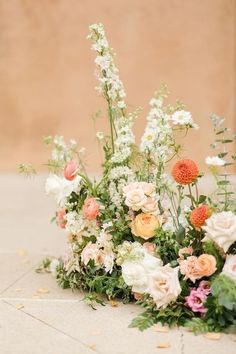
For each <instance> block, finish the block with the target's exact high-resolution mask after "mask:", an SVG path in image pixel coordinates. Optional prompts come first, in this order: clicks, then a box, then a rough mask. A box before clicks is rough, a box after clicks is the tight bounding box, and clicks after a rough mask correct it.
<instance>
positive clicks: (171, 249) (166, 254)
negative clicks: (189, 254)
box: [153, 228, 180, 264]
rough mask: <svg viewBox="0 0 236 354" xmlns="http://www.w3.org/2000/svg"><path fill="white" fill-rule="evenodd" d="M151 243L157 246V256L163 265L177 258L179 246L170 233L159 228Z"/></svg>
mask: <svg viewBox="0 0 236 354" xmlns="http://www.w3.org/2000/svg"><path fill="white" fill-rule="evenodd" d="M153 243H155V244H156V245H157V254H158V256H159V257H160V258H161V259H162V260H163V263H164V264H167V263H169V262H171V261H174V260H176V259H177V258H178V252H179V249H180V244H179V242H178V241H177V237H175V236H174V235H173V234H172V232H170V231H164V230H163V229H162V228H159V229H158V230H157V232H156V236H155V238H154V239H153Z"/></svg>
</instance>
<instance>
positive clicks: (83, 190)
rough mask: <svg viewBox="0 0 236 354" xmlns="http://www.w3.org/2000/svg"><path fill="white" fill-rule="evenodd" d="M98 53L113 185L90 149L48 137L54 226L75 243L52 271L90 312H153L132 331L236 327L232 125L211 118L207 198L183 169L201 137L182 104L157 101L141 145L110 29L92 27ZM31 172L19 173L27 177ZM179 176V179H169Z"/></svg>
mask: <svg viewBox="0 0 236 354" xmlns="http://www.w3.org/2000/svg"><path fill="white" fill-rule="evenodd" d="M89 39H90V40H91V41H92V49H93V50H94V51H95V52H96V55H97V56H96V59H95V64H96V67H97V71H96V75H97V77H98V81H99V86H98V87H97V90H98V92H99V93H100V94H101V95H102V96H103V97H104V98H105V100H106V102H107V107H108V118H109V125H110V135H109V136H106V135H105V134H104V133H102V132H98V133H97V139H98V141H99V144H101V146H102V148H103V151H104V163H103V174H102V177H101V179H100V180H99V181H96V180H95V181H92V180H91V179H90V178H89V176H88V175H87V173H86V169H85V163H84V149H78V146H77V143H76V142H75V141H74V140H71V141H70V142H69V143H68V144H66V143H65V141H64V139H63V137H59V136H56V137H54V138H53V137H45V138H44V142H45V143H46V144H47V145H50V146H51V147H52V149H53V150H52V156H51V158H50V159H49V161H48V166H49V169H50V175H49V177H48V178H47V181H46V192H47V194H50V195H53V196H54V198H55V201H56V204H57V208H56V215H55V218H54V219H55V220H56V223H57V225H58V226H59V227H60V228H62V229H64V230H65V232H66V234H67V237H68V251H67V254H66V256H65V257H64V258H61V259H47V260H44V262H43V265H42V267H41V268H40V269H39V271H40V270H42V269H44V270H45V269H47V270H50V271H51V272H52V273H53V274H54V275H55V277H56V279H57V282H58V284H59V285H60V286H62V287H63V288H67V287H69V288H71V289H82V290H86V291H87V292H88V293H87V295H86V296H85V299H86V301H87V302H88V303H90V304H92V306H93V304H94V302H96V301H97V302H102V301H103V300H102V298H101V297H100V296H99V295H101V294H105V295H106V296H107V298H108V299H114V298H120V299H122V300H123V302H129V301H134V300H136V301H137V303H138V304H140V305H141V306H142V307H144V312H143V313H142V314H141V315H139V316H138V317H137V318H135V319H134V320H133V322H132V324H131V326H133V327H138V328H139V329H140V330H144V329H146V328H148V327H149V326H152V325H153V324H155V323H157V322H161V323H162V324H167V325H169V326H174V325H177V326H182V325H184V326H188V327H190V328H191V329H192V330H193V331H194V332H196V333H199V332H204V331H225V330H229V329H231V328H233V327H234V326H235V325H236V215H235V210H236V203H235V198H234V197H235V194H234V186H233V183H232V181H231V178H230V173H229V172H228V168H229V166H231V165H232V164H233V162H234V160H235V159H236V157H235V155H233V154H232V153H231V152H230V149H231V148H230V146H232V144H233V142H234V139H235V135H233V136H232V137H229V134H230V132H229V129H227V128H225V127H224V119H223V118H221V117H218V116H216V115H213V116H212V117H211V119H212V122H213V128H214V131H215V134H216V141H215V142H214V143H213V144H212V148H213V149H214V154H213V155H212V156H209V157H207V158H206V164H207V165H208V166H209V169H210V171H211V172H212V173H213V175H214V177H215V181H216V192H214V193H213V194H212V195H210V196H205V195H200V194H199V192H198V181H199V179H200V178H201V177H202V174H201V173H200V172H199V168H198V166H197V163H196V162H195V161H193V160H192V159H188V158H187V159H186V158H181V152H182V146H181V144H180V143H179V142H178V141H179V136H181V135H183V133H184V134H187V133H188V131H189V130H191V129H198V126H197V124H195V123H194V121H193V118H192V115H191V113H190V112H188V111H186V110H185V107H184V105H183V104H182V103H181V102H179V101H177V102H176V103H175V104H174V105H170V104H168V105H166V104H165V102H164V101H165V99H166V97H167V95H168V92H167V88H166V86H165V85H162V86H161V88H160V90H159V91H157V92H156V93H155V94H154V97H153V98H152V99H151V101H150V112H149V114H148V116H147V125H146V128H145V131H144V134H143V136H142V138H141V143H140V144H136V143H135V136H134V134H133V131H132V127H133V123H134V120H135V119H136V117H137V116H138V113H139V109H137V110H136V111H135V112H132V113H128V110H127V106H126V103H125V91H124V87H123V84H122V82H121V80H120V78H119V74H118V70H117V68H116V66H115V64H114V60H113V58H114V54H113V51H112V49H111V48H110V47H109V44H108V42H107V39H106V36H105V33H104V28H103V26H102V24H94V25H92V26H90V34H89ZM27 167H28V170H29V169H31V171H34V170H33V167H32V166H30V165H29V166H26V165H21V171H26V170H27ZM168 171H171V173H168Z"/></svg>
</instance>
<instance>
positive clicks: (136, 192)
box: [125, 189, 147, 211]
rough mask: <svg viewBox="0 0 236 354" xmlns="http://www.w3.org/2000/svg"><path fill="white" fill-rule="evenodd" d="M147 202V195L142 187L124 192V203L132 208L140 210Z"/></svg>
mask: <svg viewBox="0 0 236 354" xmlns="http://www.w3.org/2000/svg"><path fill="white" fill-rule="evenodd" d="M146 202H147V197H146V195H145V194H144V192H143V191H142V189H133V190H130V191H129V192H128V193H127V194H126V199H125V204H126V205H127V206H128V207H130V208H131V209H133V210H136V211H138V210H140V209H141V208H142V206H143V205H145V203H146Z"/></svg>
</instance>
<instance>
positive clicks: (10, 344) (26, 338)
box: [0, 301, 96, 354]
mask: <svg viewBox="0 0 236 354" xmlns="http://www.w3.org/2000/svg"><path fill="white" fill-rule="evenodd" d="M0 313H1V316H0V353H1V354H94V353H96V351H95V350H93V349H90V348H88V347H87V346H86V345H84V344H83V343H80V342H78V340H77V339H76V338H73V337H72V336H69V335H67V334H65V333H63V332H61V331H58V330H56V329H55V328H53V327H51V326H49V325H46V324H45V323H43V322H42V321H41V320H39V319H37V318H35V317H33V316H31V315H28V314H26V313H24V312H23V311H22V310H17V309H16V308H15V307H14V306H11V305H9V304H7V303H5V302H3V301H0Z"/></svg>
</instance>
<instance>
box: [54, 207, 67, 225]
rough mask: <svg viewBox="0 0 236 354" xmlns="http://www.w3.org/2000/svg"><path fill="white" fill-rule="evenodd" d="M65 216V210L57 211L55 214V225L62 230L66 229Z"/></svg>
mask: <svg viewBox="0 0 236 354" xmlns="http://www.w3.org/2000/svg"><path fill="white" fill-rule="evenodd" d="M65 215H66V212H65V209H61V210H58V211H57V213H56V223H57V225H58V226H59V227H61V228H62V229H64V228H65V227H66V220H65Z"/></svg>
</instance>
